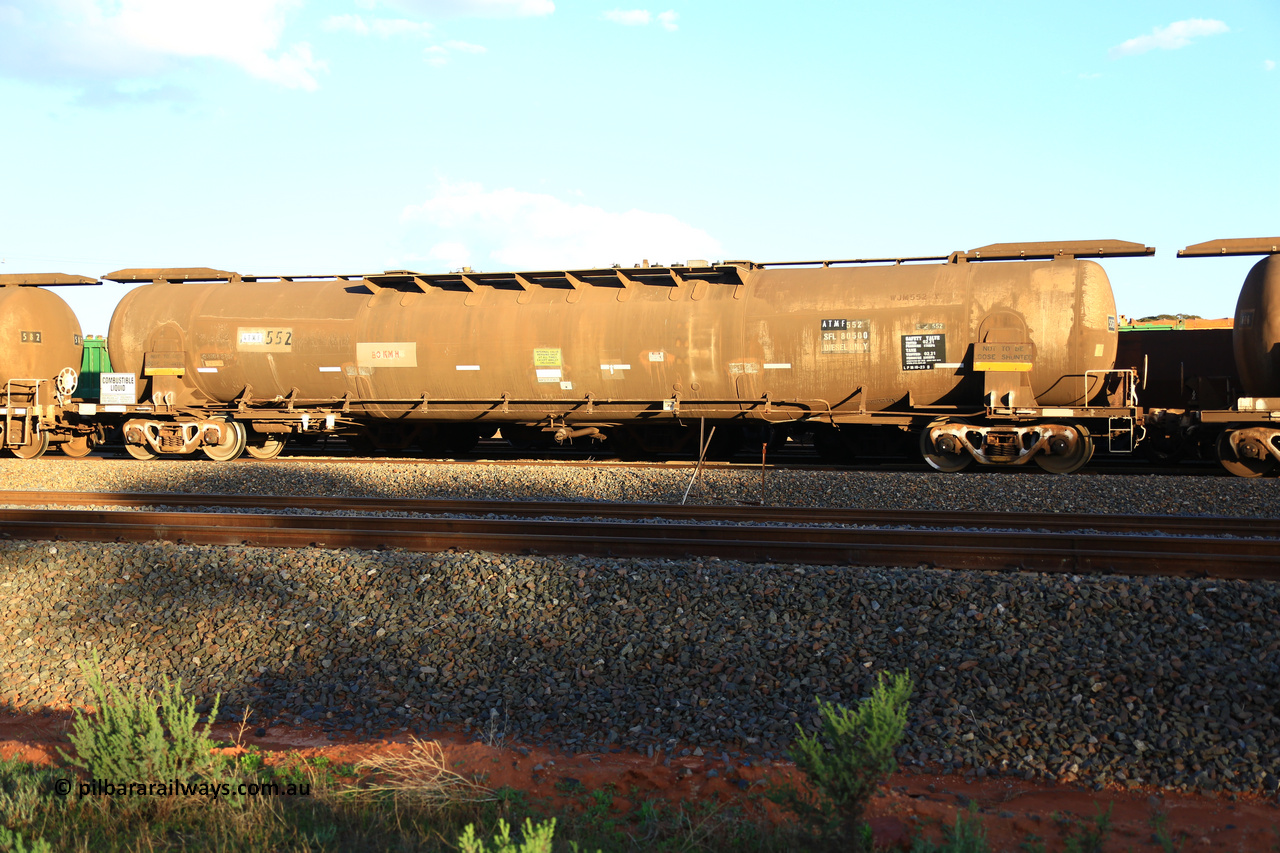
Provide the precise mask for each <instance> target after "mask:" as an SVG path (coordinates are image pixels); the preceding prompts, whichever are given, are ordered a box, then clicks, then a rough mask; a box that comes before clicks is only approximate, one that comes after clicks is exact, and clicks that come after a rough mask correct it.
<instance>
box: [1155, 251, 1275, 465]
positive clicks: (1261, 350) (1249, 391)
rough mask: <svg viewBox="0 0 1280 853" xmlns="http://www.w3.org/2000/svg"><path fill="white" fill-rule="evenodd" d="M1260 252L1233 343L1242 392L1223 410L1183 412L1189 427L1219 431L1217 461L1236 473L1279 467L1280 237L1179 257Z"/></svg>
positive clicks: (1238, 308) (1243, 298)
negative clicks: (1242, 393)
mask: <svg viewBox="0 0 1280 853" xmlns="http://www.w3.org/2000/svg"><path fill="white" fill-rule="evenodd" d="M1239 255H1262V256H1263V258H1262V260H1260V261H1258V262H1257V263H1256V264H1254V265H1253V268H1252V269H1251V270H1249V273H1248V275H1246V276H1245V280H1244V285H1243V286H1242V287H1241V288H1240V297H1239V299H1238V300H1237V301H1236V313H1235V318H1234V324H1233V328H1232V344H1233V350H1234V354H1235V362H1236V370H1237V372H1238V373H1239V375H1240V382H1241V385H1242V386H1243V390H1244V394H1245V395H1247V396H1241V397H1240V398H1239V399H1237V400H1235V401H1233V405H1232V406H1230V407H1229V408H1224V409H1211V408H1207V407H1202V408H1201V409H1199V410H1197V411H1193V412H1189V413H1184V414H1183V419H1184V420H1185V421H1186V422H1187V425H1188V428H1190V427H1200V426H1211V427H1212V428H1213V429H1215V430H1217V439H1216V449H1217V454H1218V459H1219V460H1220V461H1221V462H1222V464H1223V466H1224V467H1225V468H1226V469H1227V470H1228V471H1230V472H1231V473H1233V474H1236V475H1238V476H1241V477H1260V476H1263V475H1265V474H1274V473H1276V472H1278V471H1280V237H1260V238H1243V239H1230V240H1210V241H1208V242H1205V243H1196V244H1194V245H1191V246H1188V247H1186V248H1185V249H1183V250H1181V251H1180V252H1178V257H1180V258H1206V257H1228V256H1239Z"/></svg>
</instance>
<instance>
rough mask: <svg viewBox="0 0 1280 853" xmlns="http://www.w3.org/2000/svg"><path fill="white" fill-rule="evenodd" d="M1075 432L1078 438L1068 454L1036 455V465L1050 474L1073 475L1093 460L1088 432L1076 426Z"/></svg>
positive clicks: (1091, 442)
mask: <svg viewBox="0 0 1280 853" xmlns="http://www.w3.org/2000/svg"><path fill="white" fill-rule="evenodd" d="M1075 430H1076V431H1077V432H1078V433H1080V438H1079V439H1078V440H1077V441H1076V446H1075V447H1074V448H1073V449H1072V451H1071V452H1070V453H1069V454H1066V455H1062V454H1054V455H1052V456H1050V455H1047V454H1044V453H1037V454H1036V456H1035V460H1036V464H1037V465H1039V466H1040V467H1041V468H1043V469H1044V470H1046V471H1048V472H1049V473H1050V474H1074V473H1075V472H1077V471H1079V470H1080V469H1081V468H1083V467H1084V466H1085V465H1086V464H1087V463H1088V462H1089V460H1090V459H1092V458H1093V439H1091V438H1090V437H1089V430H1087V429H1085V428H1084V427H1082V426H1076V427H1075Z"/></svg>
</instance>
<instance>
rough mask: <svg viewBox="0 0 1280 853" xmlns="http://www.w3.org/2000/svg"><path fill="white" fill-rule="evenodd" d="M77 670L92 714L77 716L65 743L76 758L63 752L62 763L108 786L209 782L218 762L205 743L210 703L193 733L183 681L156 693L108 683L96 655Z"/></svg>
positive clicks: (191, 704)
mask: <svg viewBox="0 0 1280 853" xmlns="http://www.w3.org/2000/svg"><path fill="white" fill-rule="evenodd" d="M80 670H81V672H83V673H84V678H85V681H86V682H87V683H88V685H89V690H90V691H92V693H93V697H94V704H95V705H96V706H97V713H95V714H94V715H92V716H88V715H85V714H82V713H80V712H79V711H77V712H76V717H75V721H74V723H73V726H72V731H71V735H70V740H71V744H72V746H74V747H75V749H76V754H75V756H74V757H73V756H69V755H67V754H66V753H65V752H62V750H59V752H60V753H61V754H62V758H63V760H65V761H66V762H67V763H69V764H70V765H72V766H73V767H79V768H81V769H82V770H85V771H87V772H88V773H89V775H90V776H92V777H93V778H94V779H99V780H102V781H107V782H112V783H116V784H119V783H126V784H127V783H129V782H144V783H145V782H169V781H170V780H178V781H180V782H189V781H192V780H193V779H210V778H211V777H212V776H214V775H215V772H216V770H217V768H218V767H219V765H220V764H221V761H220V760H219V758H218V757H217V756H215V755H214V754H213V752H212V750H213V747H214V746H215V744H214V742H213V741H212V740H210V739H209V729H210V726H211V725H212V721H213V720H214V718H216V717H217V715H218V701H219V699H220V698H221V696H219V697H217V698H215V699H214V702H213V710H212V711H210V712H209V721H208V722H206V723H205V725H204V727H203V728H202V729H197V728H196V726H197V723H198V722H199V714H198V713H196V702H195V700H194V699H188V698H186V697H184V696H183V695H182V681H181V679H179V680H178V682H177V683H170V682H169V680H168V679H167V678H166V679H164V682H163V687H162V688H161V689H160V690H159V691H151V690H143V689H141V688H138V687H131V688H129V689H127V690H121V689H120V688H119V687H117V686H116V685H114V684H111V685H108V684H107V683H106V680H105V679H104V677H103V675H102V666H101V663H100V661H99V659H98V655H97V653H96V652H95V653H94V656H93V660H92V661H91V662H88V663H86V662H83V661H82V662H80Z"/></svg>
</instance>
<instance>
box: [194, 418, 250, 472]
mask: <svg viewBox="0 0 1280 853" xmlns="http://www.w3.org/2000/svg"><path fill="white" fill-rule="evenodd" d="M226 426H227V427H228V429H226V430H225V431H224V432H223V436H222V443H221V444H217V445H208V444H206V445H205V446H204V447H202V448H200V450H201V451H203V452H204V455H205V456H208V457H209V458H210V459H212V460H213V461H214V462H230V461H231V460H232V459H235V458H236V457H238V456H239V455H240V454H241V453H244V448H245V444H247V443H248V436H247V435H246V434H245V431H244V424H242V423H239V422H237V421H231V422H230V423H228V424H227V425H226Z"/></svg>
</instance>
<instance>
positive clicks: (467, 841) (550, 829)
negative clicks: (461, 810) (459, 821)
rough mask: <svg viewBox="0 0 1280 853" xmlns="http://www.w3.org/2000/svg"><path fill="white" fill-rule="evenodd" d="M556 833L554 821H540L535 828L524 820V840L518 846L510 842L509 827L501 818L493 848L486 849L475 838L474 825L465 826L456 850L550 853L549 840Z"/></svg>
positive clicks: (468, 851)
mask: <svg viewBox="0 0 1280 853" xmlns="http://www.w3.org/2000/svg"><path fill="white" fill-rule="evenodd" d="M555 833H556V819H555V818H551V819H550V820H547V821H542V822H540V823H538V824H537V825H536V826H535V825H534V823H533V821H532V820H530V819H529V818H525V819H524V830H523V832H522V835H523V836H524V838H523V839H522V840H521V842H520V843H519V844H515V843H513V842H512V841H511V827H510V826H508V825H507V822H506V821H505V820H503V819H502V818H498V832H497V834H496V835H494V836H493V846H492V847H486V846H485V843H484V840H483V839H480V838H477V837H476V828H475V825H474V824H470V823H469V824H467V828H466V829H465V830H463V832H462V836H461V837H460V838H459V839H458V849H459V850H461V851H462V853H551V839H552V837H553V836H554V835H555Z"/></svg>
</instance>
